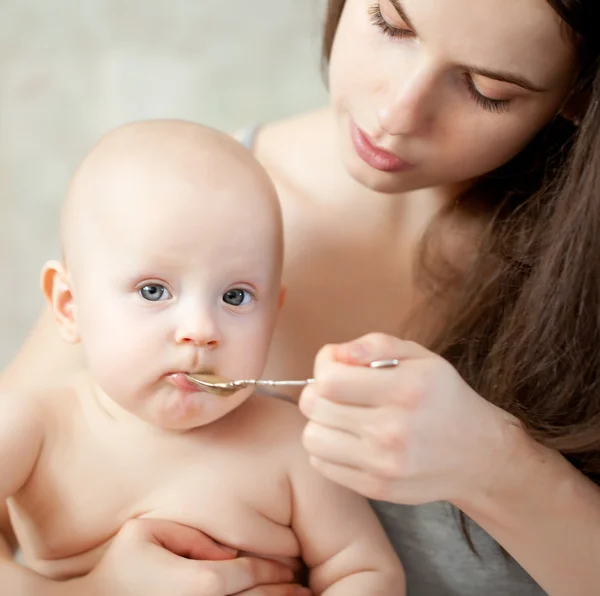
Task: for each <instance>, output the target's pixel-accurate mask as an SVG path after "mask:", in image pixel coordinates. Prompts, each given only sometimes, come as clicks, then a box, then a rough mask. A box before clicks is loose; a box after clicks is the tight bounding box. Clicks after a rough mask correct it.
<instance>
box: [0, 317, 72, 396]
mask: <svg viewBox="0 0 600 596" xmlns="http://www.w3.org/2000/svg"><path fill="white" fill-rule="evenodd" d="M82 366H83V355H82V352H81V349H80V348H79V346H73V345H70V344H68V343H67V342H65V341H64V340H63V339H62V338H61V337H60V335H59V333H58V329H57V327H56V323H55V322H54V319H53V316H52V312H51V311H50V309H49V308H47V307H46V308H45V309H44V311H43V312H42V314H41V316H40V318H39V319H38V321H37V322H36V324H35V326H34V328H33V329H32V331H31V333H30V334H29V336H28V338H27V340H26V341H25V344H24V345H23V347H22V348H21V349H20V350H19V352H18V353H17V355H16V356H15V357H14V358H13V360H12V362H11V363H10V364H9V365H8V367H7V368H6V369H5V370H4V371H3V372H2V374H1V375H0V391H1V392H4V391H15V390H17V391H19V392H20V391H22V390H23V389H29V388H31V387H33V386H36V385H37V386H39V384H40V382H41V383H51V384H52V383H55V382H61V381H63V380H64V379H65V377H67V376H68V375H69V374H71V373H73V372H76V371H77V370H79V369H81V367H82Z"/></svg>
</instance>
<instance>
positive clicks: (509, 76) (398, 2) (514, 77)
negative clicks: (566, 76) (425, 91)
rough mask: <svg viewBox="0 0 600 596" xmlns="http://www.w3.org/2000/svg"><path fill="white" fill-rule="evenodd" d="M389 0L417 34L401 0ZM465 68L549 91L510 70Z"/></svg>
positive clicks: (534, 89) (487, 76)
mask: <svg viewBox="0 0 600 596" xmlns="http://www.w3.org/2000/svg"><path fill="white" fill-rule="evenodd" d="M389 2H390V4H391V5H392V6H393V7H394V9H395V11H396V12H397V13H398V16H399V17H400V18H401V19H402V20H403V21H404V22H405V23H406V25H407V26H408V27H410V28H411V29H412V30H413V31H414V32H415V34H417V30H416V29H415V26H414V25H413V24H412V21H411V20H410V17H409V16H408V15H407V14H406V10H404V7H403V6H402V3H401V0H389ZM464 69H465V70H467V71H469V72H470V73H471V74H475V75H479V76H482V77H485V78H487V79H493V80H495V81H500V82H502V83H510V84H512V85H517V86H518V87H522V88H523V89H526V90H527V91H533V92H535V93H541V92H543V91H547V89H544V88H543V87H539V86H538V85H535V84H534V83H532V82H531V81H530V80H529V79H526V78H525V77H522V76H519V75H516V74H512V73H510V72H496V71H493V70H488V69H487V68H476V67H472V66H466V65H465V66H464Z"/></svg>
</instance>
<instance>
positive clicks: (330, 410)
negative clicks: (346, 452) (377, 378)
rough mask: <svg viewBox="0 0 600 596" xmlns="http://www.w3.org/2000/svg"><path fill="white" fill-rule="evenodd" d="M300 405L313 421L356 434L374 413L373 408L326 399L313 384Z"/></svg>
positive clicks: (301, 399)
mask: <svg viewBox="0 0 600 596" xmlns="http://www.w3.org/2000/svg"><path fill="white" fill-rule="evenodd" d="M298 405H299V407H300V411H301V412H302V413H303V414H304V416H306V418H308V419H309V420H311V421H312V422H315V423H317V424H320V425H322V426H328V427H330V428H337V429H339V430H343V431H346V432H349V433H352V434H355V435H359V434H360V430H361V429H362V428H363V426H364V425H365V423H366V422H367V421H368V420H369V419H370V417H371V416H372V414H373V408H369V407H364V406H349V405H345V404H344V405H342V404H339V403H336V402H334V401H331V400H329V399H325V398H323V397H321V395H319V393H317V391H316V390H315V388H314V387H311V386H309V387H307V389H306V390H305V391H304V392H303V393H302V395H301V397H300V401H299V403H298Z"/></svg>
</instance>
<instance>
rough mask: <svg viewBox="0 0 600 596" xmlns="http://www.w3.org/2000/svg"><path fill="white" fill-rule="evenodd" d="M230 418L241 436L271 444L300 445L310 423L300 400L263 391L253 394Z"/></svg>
mask: <svg viewBox="0 0 600 596" xmlns="http://www.w3.org/2000/svg"><path fill="white" fill-rule="evenodd" d="M228 418H229V423H230V424H231V425H232V426H233V427H234V428H235V429H236V433H237V436H238V437H243V440H245V441H248V442H251V443H252V444H253V445H256V444H257V442H258V443H260V444H263V445H269V446H270V448H273V447H274V446H277V447H279V448H281V447H284V446H290V445H299V444H300V439H301V436H302V431H303V429H304V426H305V424H306V419H305V418H304V416H302V414H301V413H300V410H299V409H298V406H297V405H296V404H293V403H289V402H287V401H283V400H281V399H278V398H275V397H270V396H267V395H265V394H261V393H256V394H254V395H253V396H251V397H250V398H249V399H248V400H247V401H246V402H245V403H244V404H243V405H242V406H240V407H239V408H238V409H237V410H236V411H235V412H232V415H231V417H228Z"/></svg>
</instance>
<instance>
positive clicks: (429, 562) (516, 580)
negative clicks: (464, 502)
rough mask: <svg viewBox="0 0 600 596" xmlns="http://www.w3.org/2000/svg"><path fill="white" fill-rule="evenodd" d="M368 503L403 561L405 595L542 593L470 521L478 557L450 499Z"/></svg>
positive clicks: (527, 595)
mask: <svg viewBox="0 0 600 596" xmlns="http://www.w3.org/2000/svg"><path fill="white" fill-rule="evenodd" d="M372 505H373V508H374V509H375V512H376V513H377V515H378V517H379V519H380V521H381V523H382V524H383V526H384V528H385V530H386V532H387V534H388V536H389V538H390V540H391V542H392V544H393V545H394V548H395V549H396V552H397V553H398V556H399V557H400V560H401V561H402V563H403V565H404V569H405V571H406V581H407V595H408V596H483V595H488V594H489V595H493V596H505V595H506V596H512V595H513V594H515V595H517V596H542V595H544V594H546V592H544V590H542V588H540V587H539V586H538V584H536V583H535V582H534V581H533V579H531V577H530V576H529V575H528V574H527V573H526V572H525V570H524V569H523V568H522V567H521V566H520V565H518V564H517V563H516V562H515V561H514V559H511V558H509V557H508V556H507V555H505V554H503V553H502V551H501V550H500V547H499V546H498V544H497V543H496V542H495V541H494V540H493V538H492V537H491V536H490V535H489V534H487V533H486V532H485V531H484V530H482V529H481V528H480V527H479V526H478V525H476V524H475V523H474V522H473V521H471V520H468V528H469V532H470V535H471V538H472V540H473V543H474V545H475V549H476V551H477V553H478V555H479V557H478V556H477V555H475V554H474V553H473V552H472V551H471V550H470V549H469V545H468V544H467V542H466V541H465V538H464V536H463V534H462V532H461V528H460V522H459V518H458V513H457V511H456V510H455V509H454V508H452V507H451V506H450V505H449V504H448V503H443V502H438V503H428V504H426V505H394V504H391V503H383V502H380V501H373V502H372Z"/></svg>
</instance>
